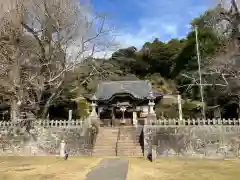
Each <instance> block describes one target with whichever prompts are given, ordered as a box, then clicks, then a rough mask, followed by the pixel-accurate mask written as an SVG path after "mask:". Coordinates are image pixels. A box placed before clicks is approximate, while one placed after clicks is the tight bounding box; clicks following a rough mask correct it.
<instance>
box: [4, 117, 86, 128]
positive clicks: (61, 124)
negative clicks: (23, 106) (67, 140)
mask: <svg viewBox="0 0 240 180" xmlns="http://www.w3.org/2000/svg"><path fill="white" fill-rule="evenodd" d="M86 121H87V119H77V120H42V119H31V120H30V122H31V125H32V126H33V127H35V126H41V127H58V128H68V127H83V126H84V124H85V123H87V122H86ZM21 122H23V120H20V121H18V122H12V121H0V128H4V127H14V126H19V125H21Z"/></svg>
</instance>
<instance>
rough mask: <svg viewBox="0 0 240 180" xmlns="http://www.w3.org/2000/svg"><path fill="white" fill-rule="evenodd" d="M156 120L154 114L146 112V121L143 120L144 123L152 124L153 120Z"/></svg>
mask: <svg viewBox="0 0 240 180" xmlns="http://www.w3.org/2000/svg"><path fill="white" fill-rule="evenodd" d="M156 120H157V116H156V114H148V116H147V119H146V121H147V122H145V124H151V125H152V124H154V122H155V121H156Z"/></svg>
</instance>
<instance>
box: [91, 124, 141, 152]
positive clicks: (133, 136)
mask: <svg viewBox="0 0 240 180" xmlns="http://www.w3.org/2000/svg"><path fill="white" fill-rule="evenodd" d="M138 141H139V135H138V132H137V130H136V128H135V127H126V126H122V127H100V129H99V133H98V136H97V139H96V143H95V146H94V150H93V154H92V155H93V156H143V153H142V148H141V146H140V144H139V142H138Z"/></svg>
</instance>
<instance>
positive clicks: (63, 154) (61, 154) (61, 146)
mask: <svg viewBox="0 0 240 180" xmlns="http://www.w3.org/2000/svg"><path fill="white" fill-rule="evenodd" d="M65 146H66V143H65V141H64V140H62V141H61V145H60V156H61V157H64V156H65Z"/></svg>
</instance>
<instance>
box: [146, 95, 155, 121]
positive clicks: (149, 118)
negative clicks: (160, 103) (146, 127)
mask: <svg viewBox="0 0 240 180" xmlns="http://www.w3.org/2000/svg"><path fill="white" fill-rule="evenodd" d="M148 100H149V102H148V107H149V108H148V116H147V123H146V124H152V123H153V122H154V121H155V120H156V113H155V111H154V106H155V102H154V100H155V97H154V95H153V92H152V91H151V92H150V93H149V96H148Z"/></svg>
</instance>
